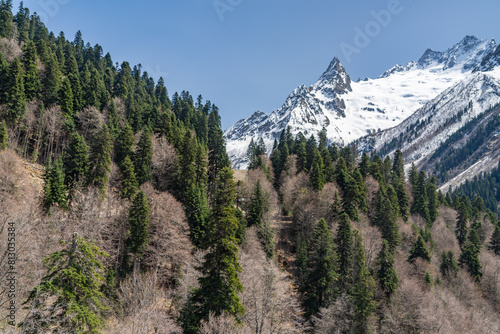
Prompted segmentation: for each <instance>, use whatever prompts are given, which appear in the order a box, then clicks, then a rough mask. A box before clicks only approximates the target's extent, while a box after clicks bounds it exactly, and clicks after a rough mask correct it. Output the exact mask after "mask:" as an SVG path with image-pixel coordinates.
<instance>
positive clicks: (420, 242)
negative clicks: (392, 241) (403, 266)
mask: <svg viewBox="0 0 500 334" xmlns="http://www.w3.org/2000/svg"><path fill="white" fill-rule="evenodd" d="M417 258H421V259H422V260H424V261H427V262H431V255H430V254H429V250H428V249H427V246H426V245H425V241H424V239H423V238H422V236H421V235H419V236H418V239H417V241H416V242H415V244H414V245H413V247H412V249H410V255H409V256H408V261H409V262H415V260H416V259H417Z"/></svg>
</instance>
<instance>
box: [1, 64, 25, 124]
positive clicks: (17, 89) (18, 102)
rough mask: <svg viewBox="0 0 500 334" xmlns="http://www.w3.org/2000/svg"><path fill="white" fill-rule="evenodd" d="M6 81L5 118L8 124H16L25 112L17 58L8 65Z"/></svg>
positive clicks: (21, 73) (22, 82) (22, 86)
mask: <svg viewBox="0 0 500 334" xmlns="http://www.w3.org/2000/svg"><path fill="white" fill-rule="evenodd" d="M6 81H7V83H6V85H5V91H4V101H5V105H6V107H7V110H6V118H7V120H8V121H9V122H12V123H16V122H17V121H18V120H19V119H20V118H22V117H24V114H25V112H26V96H25V93H24V80H23V69H22V67H21V63H20V62H19V59H18V58H14V60H13V61H12V63H11V64H10V68H9V71H8V73H7V80H6Z"/></svg>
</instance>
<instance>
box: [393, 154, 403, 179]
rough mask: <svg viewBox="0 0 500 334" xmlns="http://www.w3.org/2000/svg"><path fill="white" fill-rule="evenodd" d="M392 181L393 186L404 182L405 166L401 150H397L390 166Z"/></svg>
mask: <svg viewBox="0 0 500 334" xmlns="http://www.w3.org/2000/svg"><path fill="white" fill-rule="evenodd" d="M392 180H393V183H394V184H395V183H397V182H398V181H402V182H404V180H405V165H404V161H403V153H402V152H401V150H397V151H396V153H395V154H394V161H393V164H392Z"/></svg>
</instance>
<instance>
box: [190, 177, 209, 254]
mask: <svg viewBox="0 0 500 334" xmlns="http://www.w3.org/2000/svg"><path fill="white" fill-rule="evenodd" d="M184 206H185V208H186V210H185V211H186V218H187V221H188V223H189V227H190V235H191V240H192V241H193V244H194V245H195V247H198V248H205V247H206V246H207V240H206V239H207V229H208V227H207V223H208V222H207V220H208V205H207V196H206V193H205V189H204V187H202V186H200V185H196V184H194V183H193V184H191V185H190V186H189V188H188V189H187V191H186V193H185V200H184Z"/></svg>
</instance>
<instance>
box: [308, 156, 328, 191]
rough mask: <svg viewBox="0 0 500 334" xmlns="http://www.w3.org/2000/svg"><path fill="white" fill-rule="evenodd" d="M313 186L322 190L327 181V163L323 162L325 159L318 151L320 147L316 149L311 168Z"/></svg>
mask: <svg viewBox="0 0 500 334" xmlns="http://www.w3.org/2000/svg"><path fill="white" fill-rule="evenodd" d="M310 178H311V186H312V188H313V189H314V190H316V191H321V190H322V189H323V187H324V186H325V183H326V176H325V165H324V164H323V159H322V158H321V155H320V154H319V152H318V149H315V151H314V158H313V162H312V164H311V169H310Z"/></svg>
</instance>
